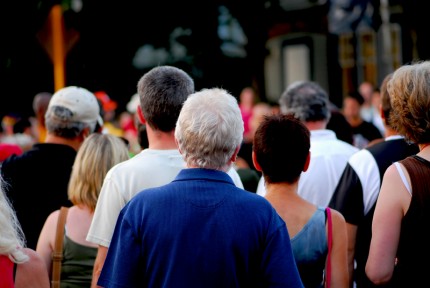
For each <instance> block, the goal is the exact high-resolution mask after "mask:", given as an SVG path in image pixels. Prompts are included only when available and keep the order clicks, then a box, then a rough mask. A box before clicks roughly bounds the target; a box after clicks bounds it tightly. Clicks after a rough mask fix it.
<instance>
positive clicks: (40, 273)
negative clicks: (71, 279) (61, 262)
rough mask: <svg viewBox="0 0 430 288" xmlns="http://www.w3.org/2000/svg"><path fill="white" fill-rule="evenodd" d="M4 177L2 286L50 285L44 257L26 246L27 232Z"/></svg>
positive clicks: (0, 242)
mask: <svg viewBox="0 0 430 288" xmlns="http://www.w3.org/2000/svg"><path fill="white" fill-rule="evenodd" d="M3 185H4V184H3V179H1V178H0V287H2V288H8V287H16V288H20V287H34V288H48V287H49V278H48V272H47V270H46V266H45V264H44V263H43V260H42V258H41V257H40V256H39V255H38V254H37V253H36V252H35V251H34V250H32V249H29V248H25V239H24V234H23V233H22V230H21V226H20V225H19V222H18V219H17V218H16V214H15V211H14V210H13V208H12V206H11V204H10V202H9V200H8V199H7V198H6V195H5V193H4V191H3Z"/></svg>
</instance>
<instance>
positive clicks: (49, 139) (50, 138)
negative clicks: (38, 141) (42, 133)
mask: <svg viewBox="0 0 430 288" xmlns="http://www.w3.org/2000/svg"><path fill="white" fill-rule="evenodd" d="M44 143H51V144H62V145H68V146H70V147H72V148H73V149H75V150H76V151H78V149H79V147H81V145H82V140H81V139H80V137H76V138H74V139H67V138H63V137H58V136H56V135H53V134H50V133H48V134H47V135H46V138H45V142H44Z"/></svg>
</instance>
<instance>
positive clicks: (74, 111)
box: [45, 86, 103, 139]
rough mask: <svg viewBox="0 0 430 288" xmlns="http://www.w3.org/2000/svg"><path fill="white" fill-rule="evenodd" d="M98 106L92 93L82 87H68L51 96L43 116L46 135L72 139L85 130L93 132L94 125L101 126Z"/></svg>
mask: <svg viewBox="0 0 430 288" xmlns="http://www.w3.org/2000/svg"><path fill="white" fill-rule="evenodd" d="M102 122H103V120H102V119H101V117H100V106H99V104H98V102H97V98H96V97H95V96H94V94H93V93H91V92H90V91H88V90H87V89H85V88H82V87H76V86H69V87H65V88H62V89H60V90H58V91H57V92H55V93H54V95H52V98H51V100H50V101H49V106H48V109H47V111H46V114H45V125H46V129H47V130H48V133H51V134H53V135H55V136H58V137H62V138H67V139H73V138H75V137H77V136H78V135H79V134H80V133H81V132H82V131H83V129H85V128H87V127H88V128H89V130H90V132H94V130H95V127H96V124H97V123H99V124H101V125H103V123H102Z"/></svg>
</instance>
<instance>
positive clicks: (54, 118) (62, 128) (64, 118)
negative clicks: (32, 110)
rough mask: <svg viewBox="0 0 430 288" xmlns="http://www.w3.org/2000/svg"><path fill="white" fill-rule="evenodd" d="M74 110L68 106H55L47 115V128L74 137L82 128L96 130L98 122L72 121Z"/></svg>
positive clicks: (57, 134)
mask: <svg viewBox="0 0 430 288" xmlns="http://www.w3.org/2000/svg"><path fill="white" fill-rule="evenodd" d="M72 117H73V112H72V111H70V110H69V109H68V108H65V107H61V106H53V107H52V108H51V109H50V110H48V112H47V113H46V115H45V126H46V130H47V131H48V132H50V133H52V134H54V135H56V136H59V137H62V138H67V139H73V138H75V137H77V136H78V135H79V134H80V133H81V132H82V130H84V129H85V128H87V127H88V128H90V132H91V133H92V132H94V130H95V128H96V124H97V122H94V123H91V124H87V123H83V122H76V121H71V119H72Z"/></svg>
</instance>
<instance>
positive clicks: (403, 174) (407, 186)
mask: <svg viewBox="0 0 430 288" xmlns="http://www.w3.org/2000/svg"><path fill="white" fill-rule="evenodd" d="M394 165H395V166H396V168H397V172H399V175H400V178H401V179H402V182H403V184H404V185H405V187H406V189H407V190H408V192H409V194H411V195H412V190H411V185H409V182H408V180H407V179H406V175H405V172H403V169H402V167H400V164H399V162H394Z"/></svg>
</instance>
